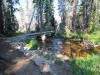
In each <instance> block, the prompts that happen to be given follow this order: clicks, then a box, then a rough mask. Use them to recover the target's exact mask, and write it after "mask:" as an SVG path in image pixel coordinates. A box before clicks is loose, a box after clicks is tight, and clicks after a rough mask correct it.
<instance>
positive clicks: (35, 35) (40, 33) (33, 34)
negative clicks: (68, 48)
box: [27, 31, 55, 40]
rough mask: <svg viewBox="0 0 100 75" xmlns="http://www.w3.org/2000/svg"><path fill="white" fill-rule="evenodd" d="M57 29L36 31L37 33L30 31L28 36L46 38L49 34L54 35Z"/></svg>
mask: <svg viewBox="0 0 100 75" xmlns="http://www.w3.org/2000/svg"><path fill="white" fill-rule="evenodd" d="M54 35H55V31H46V32H35V33H29V34H27V36H33V37H35V38H37V37H41V39H42V40H45V38H46V37H47V36H54Z"/></svg>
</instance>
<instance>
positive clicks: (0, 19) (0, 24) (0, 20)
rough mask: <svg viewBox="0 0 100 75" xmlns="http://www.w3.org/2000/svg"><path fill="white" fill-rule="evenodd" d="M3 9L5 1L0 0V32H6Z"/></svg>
mask: <svg viewBox="0 0 100 75" xmlns="http://www.w3.org/2000/svg"><path fill="white" fill-rule="evenodd" d="M2 9H3V3H2V0H0V34H4V25H3V24H4V23H3V14H2V11H3V10H2Z"/></svg>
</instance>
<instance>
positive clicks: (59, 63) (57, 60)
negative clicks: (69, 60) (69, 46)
mask: <svg viewBox="0 0 100 75" xmlns="http://www.w3.org/2000/svg"><path fill="white" fill-rule="evenodd" d="M54 63H55V64H57V65H62V64H63V62H62V61H61V59H59V58H57V59H56V60H55V61H54Z"/></svg>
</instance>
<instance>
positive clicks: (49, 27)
mask: <svg viewBox="0 0 100 75" xmlns="http://www.w3.org/2000/svg"><path fill="white" fill-rule="evenodd" d="M53 29H54V28H53V27H52V26H50V25H46V26H44V27H43V29H42V30H41V31H52V30H53Z"/></svg>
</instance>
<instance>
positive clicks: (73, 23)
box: [72, 0, 77, 32]
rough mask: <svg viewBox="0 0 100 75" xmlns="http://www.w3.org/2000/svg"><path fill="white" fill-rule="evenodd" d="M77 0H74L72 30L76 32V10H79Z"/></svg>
mask: <svg viewBox="0 0 100 75" xmlns="http://www.w3.org/2000/svg"><path fill="white" fill-rule="evenodd" d="M76 2H77V1H76V0H73V3H72V4H73V8H72V31H73V32H76V10H77V6H76Z"/></svg>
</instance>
